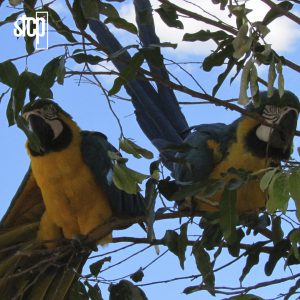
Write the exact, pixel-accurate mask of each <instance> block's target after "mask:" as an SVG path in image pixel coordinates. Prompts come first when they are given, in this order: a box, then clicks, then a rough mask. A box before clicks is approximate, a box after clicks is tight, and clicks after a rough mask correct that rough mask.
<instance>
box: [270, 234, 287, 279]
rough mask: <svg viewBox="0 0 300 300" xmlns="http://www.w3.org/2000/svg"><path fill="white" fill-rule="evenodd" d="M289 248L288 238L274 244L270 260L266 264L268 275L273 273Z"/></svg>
mask: <svg viewBox="0 0 300 300" xmlns="http://www.w3.org/2000/svg"><path fill="white" fill-rule="evenodd" d="M289 250H290V242H289V241H288V240H286V239H284V240H281V241H279V242H278V243H276V244H275V245H274V247H273V248H272V250H271V252H270V255H269V260H268V261H267V263H266V264H265V274H266V275H267V276H270V275H271V274H272V273H273V271H274V268H275V266H276V264H277V263H278V261H279V260H281V259H282V258H283V257H286V256H287V254H288V252H289Z"/></svg>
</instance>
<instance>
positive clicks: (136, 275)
mask: <svg viewBox="0 0 300 300" xmlns="http://www.w3.org/2000/svg"><path fill="white" fill-rule="evenodd" d="M130 278H131V279H132V280H133V281H134V282H140V281H142V280H143V278H144V272H143V269H142V268H140V269H139V270H137V271H136V272H135V273H133V274H132V275H130Z"/></svg>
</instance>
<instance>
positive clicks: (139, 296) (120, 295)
mask: <svg viewBox="0 0 300 300" xmlns="http://www.w3.org/2000/svg"><path fill="white" fill-rule="evenodd" d="M109 291H110V295H109V300H148V298H147V296H146V294H145V293H144V292H143V290H142V289H140V288H139V287H137V286H135V285H134V284H132V283H131V282H129V281H128V280H121V281H120V282H119V283H118V284H112V285H110V287H109Z"/></svg>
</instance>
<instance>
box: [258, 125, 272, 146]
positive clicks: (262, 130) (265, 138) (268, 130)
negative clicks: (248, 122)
mask: <svg viewBox="0 0 300 300" xmlns="http://www.w3.org/2000/svg"><path fill="white" fill-rule="evenodd" d="M272 132H273V128H272V127H269V126H266V125H260V126H259V127H258V128H257V129H256V136H257V138H258V139H259V140H261V141H262V142H266V143H268V142H269V140H270V136H271V134H272Z"/></svg>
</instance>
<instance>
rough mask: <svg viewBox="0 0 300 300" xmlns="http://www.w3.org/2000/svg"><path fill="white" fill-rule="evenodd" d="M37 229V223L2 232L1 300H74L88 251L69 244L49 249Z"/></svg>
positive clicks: (0, 258) (0, 261) (0, 236)
mask: <svg viewBox="0 0 300 300" xmlns="http://www.w3.org/2000/svg"><path fill="white" fill-rule="evenodd" d="M37 229H38V223H30V224H25V225H20V226H18V227H13V228H11V229H10V228H8V229H2V230H1V231H0V247H1V251H0V295H1V298H2V299H14V300H19V299H20V300H21V299H28V300H44V299H45V300H46V299H56V300H60V299H61V300H63V299H72V298H71V294H72V292H73V290H74V289H75V288H76V283H77V281H78V274H80V273H81V269H82V267H83V265H84V263H85V261H86V259H87V257H88V255H89V251H82V252H79V251H74V248H73V247H72V246H70V244H69V245H63V246H60V247H57V248H55V249H48V248H46V247H44V246H43V244H42V242H40V241H37V240H36V238H35V236H36V232H37ZM7 237H8V238H7Z"/></svg>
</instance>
